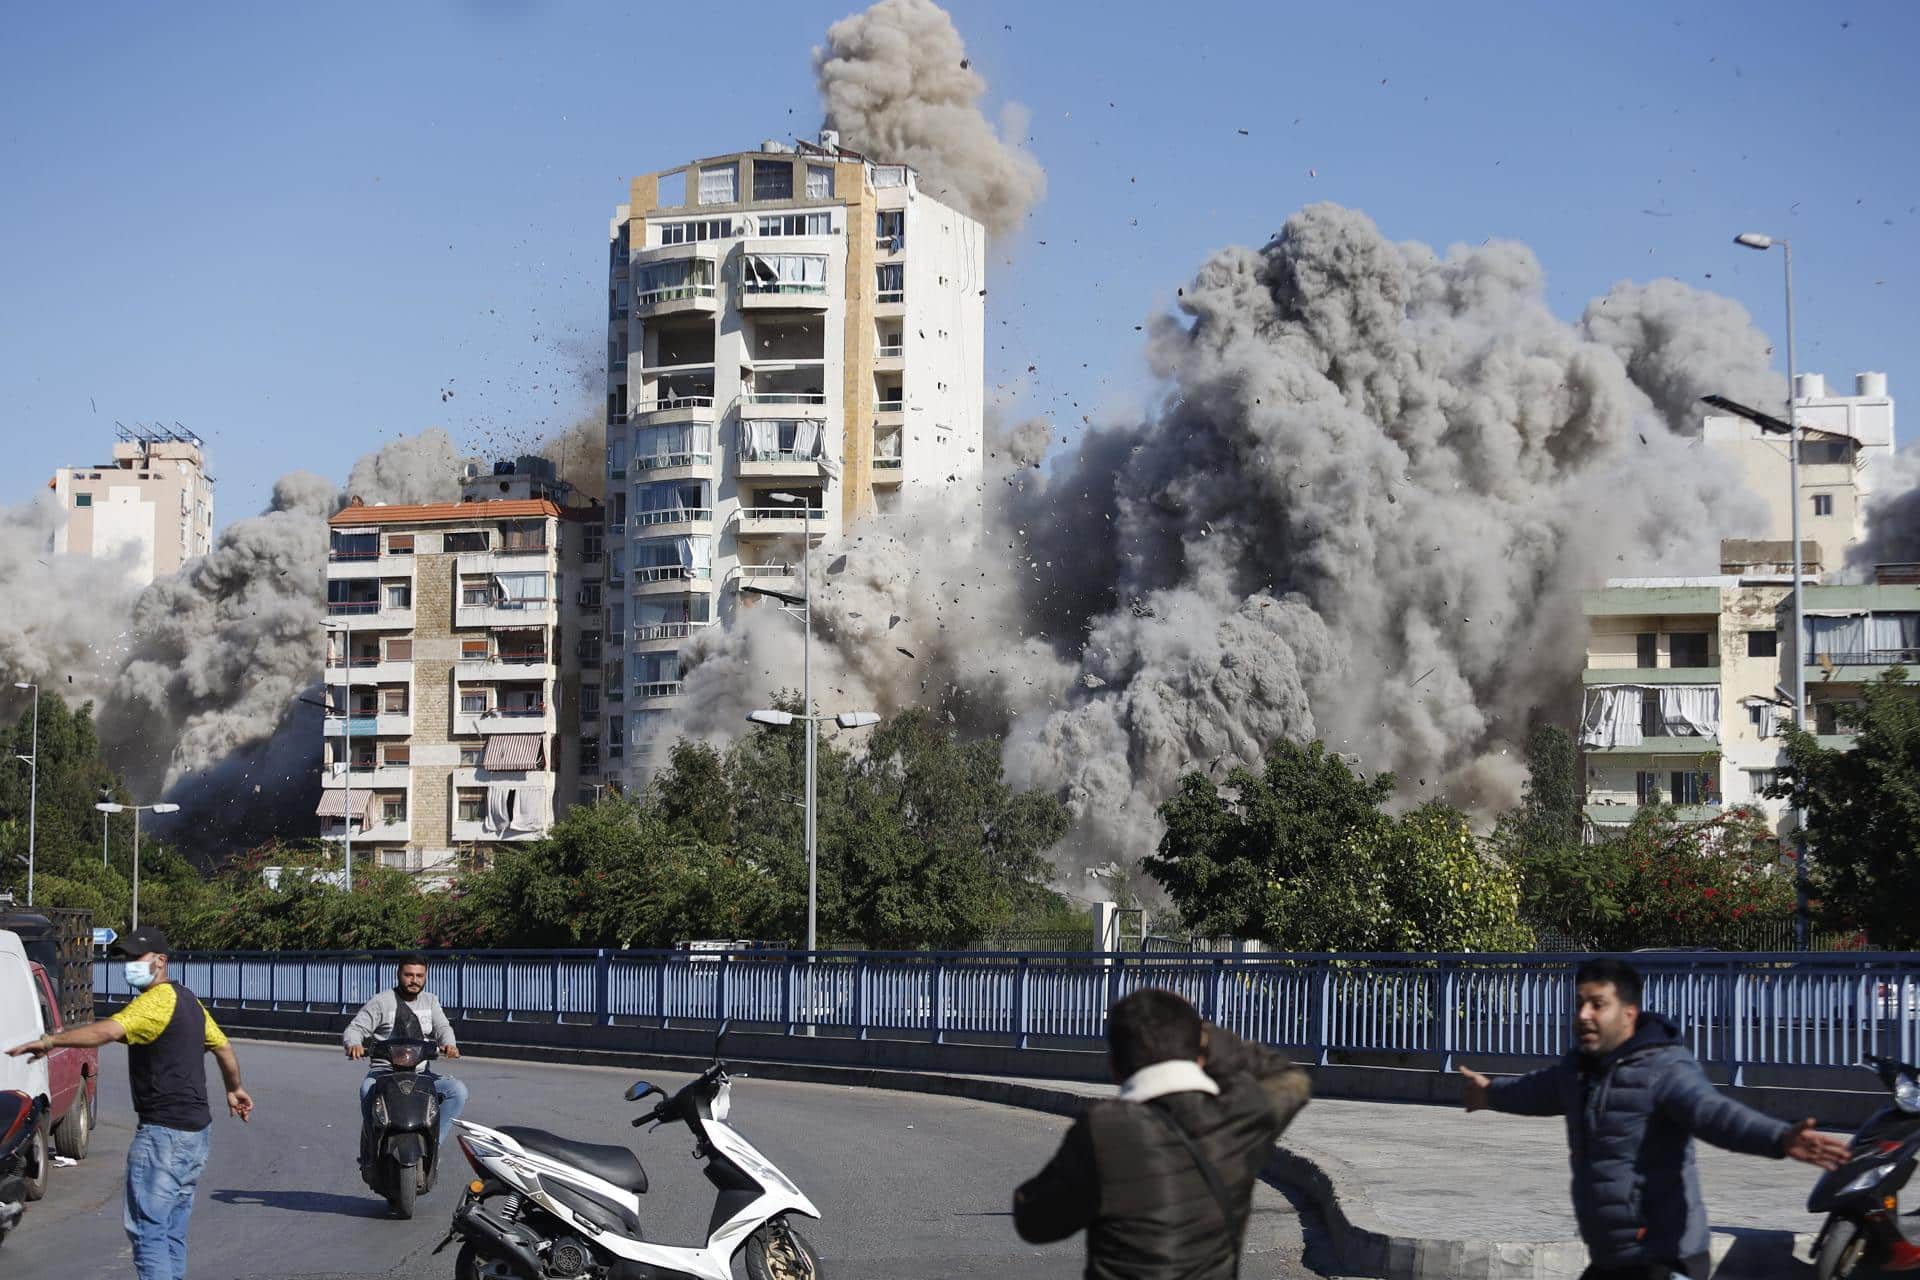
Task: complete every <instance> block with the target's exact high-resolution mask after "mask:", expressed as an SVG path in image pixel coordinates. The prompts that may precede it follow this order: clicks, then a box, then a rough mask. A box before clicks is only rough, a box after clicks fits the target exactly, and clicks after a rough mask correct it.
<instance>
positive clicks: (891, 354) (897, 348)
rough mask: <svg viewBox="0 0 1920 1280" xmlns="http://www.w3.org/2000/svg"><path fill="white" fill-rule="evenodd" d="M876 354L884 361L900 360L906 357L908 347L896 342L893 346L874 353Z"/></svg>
mask: <svg viewBox="0 0 1920 1280" xmlns="http://www.w3.org/2000/svg"><path fill="white" fill-rule="evenodd" d="M874 354H875V355H877V356H879V357H880V358H881V359H882V360H899V359H903V358H904V357H905V356H906V354H907V347H906V344H905V343H903V342H896V343H894V344H893V345H892V346H883V347H880V348H878V349H877V350H876V351H875V352H874Z"/></svg>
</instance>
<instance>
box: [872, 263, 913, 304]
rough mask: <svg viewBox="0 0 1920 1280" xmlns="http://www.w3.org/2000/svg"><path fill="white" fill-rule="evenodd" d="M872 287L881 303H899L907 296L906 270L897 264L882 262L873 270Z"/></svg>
mask: <svg viewBox="0 0 1920 1280" xmlns="http://www.w3.org/2000/svg"><path fill="white" fill-rule="evenodd" d="M874 287H875V288H876V289H878V290H879V292H880V301H881V302H900V301H903V300H904V299H905V298H906V296H907V294H906V288H907V269H906V267H905V266H903V265H902V264H901V263H898V262H883V263H881V264H880V265H879V266H878V267H875V268H874Z"/></svg>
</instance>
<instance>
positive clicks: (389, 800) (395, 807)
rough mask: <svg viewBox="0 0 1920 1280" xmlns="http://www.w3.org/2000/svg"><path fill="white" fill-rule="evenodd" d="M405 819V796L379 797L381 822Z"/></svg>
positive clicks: (402, 820) (403, 820)
mask: <svg viewBox="0 0 1920 1280" xmlns="http://www.w3.org/2000/svg"><path fill="white" fill-rule="evenodd" d="M406 820H407V798H406V797H405V796H381V797H380V821H381V822H383V823H389V824H391V823H395V822H405V821H406Z"/></svg>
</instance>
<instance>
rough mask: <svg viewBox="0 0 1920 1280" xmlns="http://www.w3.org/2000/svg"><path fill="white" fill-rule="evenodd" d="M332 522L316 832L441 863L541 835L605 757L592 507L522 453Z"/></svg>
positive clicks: (439, 869)
mask: <svg viewBox="0 0 1920 1280" xmlns="http://www.w3.org/2000/svg"><path fill="white" fill-rule="evenodd" d="M329 525H330V535H331V545H330V547H329V551H328V562H327V618H326V628H327V659H326V691H327V702H328V705H329V708H330V710H329V712H328V714H327V716H326V721H325V730H324V742H325V754H324V762H323V770H322V786H323V791H322V796H321V800H320V804H319V810H318V816H319V819H320V824H321V834H322V836H323V837H324V838H326V839H328V840H333V841H340V842H342V843H345V842H346V841H348V840H349V839H350V840H351V841H352V844H353V848H354V851H355V852H356V853H358V854H362V855H371V856H373V857H375V858H377V859H378V860H379V862H380V863H381V864H383V865H386V866H392V867H398V868H401V869H403V870H406V871H409V872H413V873H415V874H418V875H423V876H427V877H437V876H445V875H448V874H450V873H451V872H453V871H454V870H456V869H458V868H460V867H462V866H471V865H482V864H484V863H485V861H486V860H487V858H488V857H489V856H490V854H491V852H492V851H493V850H495V849H497V848H498V847H499V846H500V845H502V844H504V843H507V842H511V841H516V840H531V839H535V838H537V837H539V836H540V835H542V834H543V833H545V832H546V831H547V830H548V828H550V827H551V826H552V825H553V822H554V819H555V817H556V816H557V814H558V813H559V812H560V811H562V810H564V808H565V807H566V806H567V805H568V804H570V803H571V802H572V801H573V800H574V799H576V798H577V797H578V796H579V794H580V792H581V777H582V771H583V768H586V769H587V771H588V772H589V773H591V772H592V771H593V769H596V768H597V764H598V762H597V760H594V759H592V758H591V757H589V758H587V759H584V760H583V756H582V752H583V742H582V734H581V732H580V727H581V724H582V719H583V717H586V718H587V719H589V720H592V719H595V718H597V716H598V713H599V666H600V661H601V656H602V655H601V651H600V614H601V606H602V600H601V596H600V579H601V568H602V565H601V560H600V554H599V548H600V538H601V532H602V512H601V509H600V508H599V507H598V506H597V505H579V504H576V503H574V502H573V501H572V499H571V496H570V495H569V493H568V492H567V490H566V488H565V486H563V485H560V484H559V483H557V482H556V481H555V480H554V479H553V473H552V467H551V464H550V463H548V462H546V460H545V459H542V458H521V459H519V460H517V462H510V463H509V462H503V463H501V464H499V465H498V466H497V467H496V468H495V470H494V471H493V472H492V473H490V474H480V473H479V472H478V470H477V469H474V470H473V471H472V472H471V473H470V474H469V476H468V479H467V482H466V485H465V489H464V494H463V500H462V501H460V502H450V503H434V504H428V505H418V506H366V505H362V504H360V503H359V502H358V501H357V500H356V501H355V502H354V503H353V504H352V505H349V506H348V507H346V508H345V509H343V510H342V511H340V512H339V513H338V514H337V515H335V516H334V517H333V518H332V520H331V521H329Z"/></svg>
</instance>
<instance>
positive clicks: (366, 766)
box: [320, 762, 413, 791]
mask: <svg viewBox="0 0 1920 1280" xmlns="http://www.w3.org/2000/svg"><path fill="white" fill-rule="evenodd" d="M412 778H413V770H412V769H411V768H410V767H408V766H407V765H404V764H382V765H376V764H373V763H371V762H367V763H363V764H356V765H354V766H353V773H352V776H351V777H349V776H348V773H347V767H346V766H345V765H339V764H330V765H328V766H327V767H326V768H324V769H322V770H321V771H320V785H321V786H323V787H327V788H339V789H345V788H347V787H349V786H350V787H352V788H353V789H354V790H355V791H374V790H379V791H399V790H403V789H404V788H405V787H406V786H407V784H408V783H409V782H410V781H411V780H412Z"/></svg>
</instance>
